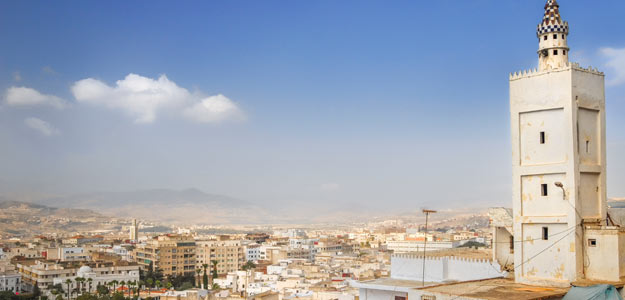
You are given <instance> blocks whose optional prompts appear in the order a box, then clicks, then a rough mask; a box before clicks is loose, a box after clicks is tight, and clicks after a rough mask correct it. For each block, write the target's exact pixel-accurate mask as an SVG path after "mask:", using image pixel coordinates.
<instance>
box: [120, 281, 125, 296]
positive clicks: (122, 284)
mask: <svg viewBox="0 0 625 300" xmlns="http://www.w3.org/2000/svg"><path fill="white" fill-rule="evenodd" d="M119 285H121V287H122V296H124V285H126V281H124V280H122V281H121V282H120V283H119ZM124 297H125V296H124Z"/></svg>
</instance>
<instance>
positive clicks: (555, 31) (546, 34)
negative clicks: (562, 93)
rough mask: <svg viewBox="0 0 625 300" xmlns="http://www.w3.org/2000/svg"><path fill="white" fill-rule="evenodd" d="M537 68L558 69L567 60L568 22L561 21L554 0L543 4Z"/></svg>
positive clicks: (542, 69)
mask: <svg viewBox="0 0 625 300" xmlns="http://www.w3.org/2000/svg"><path fill="white" fill-rule="evenodd" d="M536 35H537V36H538V69H539V70H540V71H545V70H550V69H558V68H562V67H564V66H566V64H567V63H568V62H569V47H568V46H567V44H566V40H567V37H568V35H569V23H568V22H563V21H562V17H561V16H560V6H559V5H558V2H557V1H556V0H549V1H547V4H545V16H544V17H543V21H542V22H541V23H540V24H539V25H538V30H537V31H536Z"/></svg>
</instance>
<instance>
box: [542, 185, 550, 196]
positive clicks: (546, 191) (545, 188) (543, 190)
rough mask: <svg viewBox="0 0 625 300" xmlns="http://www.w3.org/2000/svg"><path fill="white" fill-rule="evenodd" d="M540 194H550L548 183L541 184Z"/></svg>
mask: <svg viewBox="0 0 625 300" xmlns="http://www.w3.org/2000/svg"><path fill="white" fill-rule="evenodd" d="M540 194H541V195H543V196H548V195H549V191H548V186H547V184H546V183H543V184H541V185H540Z"/></svg>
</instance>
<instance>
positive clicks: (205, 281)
mask: <svg viewBox="0 0 625 300" xmlns="http://www.w3.org/2000/svg"><path fill="white" fill-rule="evenodd" d="M202 268H204V275H202V288H207V287H208V273H207V270H208V264H202Z"/></svg>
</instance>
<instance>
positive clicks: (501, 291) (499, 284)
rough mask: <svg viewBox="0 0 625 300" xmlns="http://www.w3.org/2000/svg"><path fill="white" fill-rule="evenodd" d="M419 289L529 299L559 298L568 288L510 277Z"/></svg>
mask: <svg viewBox="0 0 625 300" xmlns="http://www.w3.org/2000/svg"><path fill="white" fill-rule="evenodd" d="M419 290H421V291H425V292H427V294H430V293H432V294H440V295H445V296H450V297H454V298H455V297H457V298H458V299H486V300H530V299H553V298H561V297H563V296H564V295H565V294H566V293H567V292H568V291H569V288H558V287H539V286H531V285H524V284H520V283H515V282H514V279H510V278H497V279H487V280H478V281H465V282H457V283H447V284H440V285H436V286H431V287H427V286H426V287H424V288H420V289H419Z"/></svg>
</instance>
